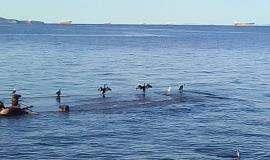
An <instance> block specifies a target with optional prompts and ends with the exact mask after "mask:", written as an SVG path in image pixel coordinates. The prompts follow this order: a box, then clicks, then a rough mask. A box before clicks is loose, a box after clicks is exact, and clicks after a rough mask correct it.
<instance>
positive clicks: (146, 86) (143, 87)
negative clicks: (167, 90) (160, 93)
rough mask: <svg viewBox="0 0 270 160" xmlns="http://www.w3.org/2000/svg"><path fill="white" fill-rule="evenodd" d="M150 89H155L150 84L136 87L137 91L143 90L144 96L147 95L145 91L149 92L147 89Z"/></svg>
mask: <svg viewBox="0 0 270 160" xmlns="http://www.w3.org/2000/svg"><path fill="white" fill-rule="evenodd" d="M149 88H153V87H152V86H151V85H150V84H145V83H143V85H138V86H137V87H136V90H137V89H140V90H142V91H143V94H144V95H145V91H146V90H147V89H149Z"/></svg>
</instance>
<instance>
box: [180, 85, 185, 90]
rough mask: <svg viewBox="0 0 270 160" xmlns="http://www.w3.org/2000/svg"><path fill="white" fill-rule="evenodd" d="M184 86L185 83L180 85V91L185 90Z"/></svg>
mask: <svg viewBox="0 0 270 160" xmlns="http://www.w3.org/2000/svg"><path fill="white" fill-rule="evenodd" d="M184 86H185V85H184V84H182V85H180V87H179V91H180V92H183V91H184Z"/></svg>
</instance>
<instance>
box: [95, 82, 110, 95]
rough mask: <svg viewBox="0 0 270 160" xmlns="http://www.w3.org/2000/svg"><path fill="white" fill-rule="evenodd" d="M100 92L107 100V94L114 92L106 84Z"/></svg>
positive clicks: (100, 88)
mask: <svg viewBox="0 0 270 160" xmlns="http://www.w3.org/2000/svg"><path fill="white" fill-rule="evenodd" d="M98 91H99V92H101V94H102V97H103V98H105V95H106V92H109V91H112V89H111V88H110V87H108V86H106V84H104V85H103V87H99V88H98Z"/></svg>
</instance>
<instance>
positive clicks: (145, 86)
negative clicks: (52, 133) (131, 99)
mask: <svg viewBox="0 0 270 160" xmlns="http://www.w3.org/2000/svg"><path fill="white" fill-rule="evenodd" d="M150 88H153V87H152V85H150V84H148V83H143V84H142V85H138V86H137V87H136V90H141V91H142V92H143V95H145V93H146V90H147V89H150ZM183 90H184V84H182V85H180V87H179V91H180V92H183ZM98 91H99V92H101V94H102V97H103V98H105V95H106V93H107V92H110V91H112V89H111V88H110V87H108V86H107V84H104V85H103V86H101V87H99V88H98ZM167 91H168V92H170V91H171V87H169V88H168V90H167ZM56 96H57V98H58V99H60V96H61V88H60V89H59V90H58V91H57V92H56Z"/></svg>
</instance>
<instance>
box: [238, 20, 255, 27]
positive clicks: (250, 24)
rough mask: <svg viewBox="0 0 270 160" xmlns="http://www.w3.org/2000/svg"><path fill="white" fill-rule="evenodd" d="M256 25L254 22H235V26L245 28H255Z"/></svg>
mask: <svg viewBox="0 0 270 160" xmlns="http://www.w3.org/2000/svg"><path fill="white" fill-rule="evenodd" d="M254 25H255V23H254V22H247V23H246V22H244V23H243V22H238V21H235V22H234V26H240V27H241V26H243V27H245V26H254Z"/></svg>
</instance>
